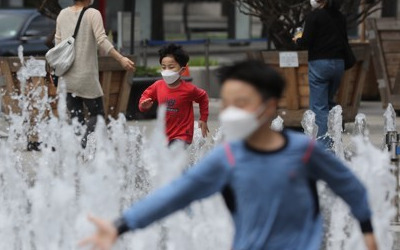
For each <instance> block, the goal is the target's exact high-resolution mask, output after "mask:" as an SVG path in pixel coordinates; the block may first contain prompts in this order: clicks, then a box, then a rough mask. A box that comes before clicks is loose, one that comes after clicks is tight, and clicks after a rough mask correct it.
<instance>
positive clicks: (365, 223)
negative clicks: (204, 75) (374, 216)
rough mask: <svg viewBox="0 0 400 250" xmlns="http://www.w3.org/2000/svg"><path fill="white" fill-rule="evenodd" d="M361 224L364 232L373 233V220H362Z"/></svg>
mask: <svg viewBox="0 0 400 250" xmlns="http://www.w3.org/2000/svg"><path fill="white" fill-rule="evenodd" d="M360 226H361V232H363V233H372V232H373V231H374V229H373V228H372V223H371V220H366V221H360Z"/></svg>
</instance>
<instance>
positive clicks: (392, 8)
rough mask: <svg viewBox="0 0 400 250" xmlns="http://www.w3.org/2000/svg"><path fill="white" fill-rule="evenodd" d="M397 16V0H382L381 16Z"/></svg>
mask: <svg viewBox="0 0 400 250" xmlns="http://www.w3.org/2000/svg"><path fill="white" fill-rule="evenodd" d="M396 16H397V0H383V2H382V17H396Z"/></svg>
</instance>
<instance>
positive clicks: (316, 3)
mask: <svg viewBox="0 0 400 250" xmlns="http://www.w3.org/2000/svg"><path fill="white" fill-rule="evenodd" d="M310 4H311V7H312V8H313V9H316V8H318V7H319V6H321V4H320V3H318V2H317V1H316V0H310Z"/></svg>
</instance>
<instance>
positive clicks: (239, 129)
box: [219, 106, 264, 141]
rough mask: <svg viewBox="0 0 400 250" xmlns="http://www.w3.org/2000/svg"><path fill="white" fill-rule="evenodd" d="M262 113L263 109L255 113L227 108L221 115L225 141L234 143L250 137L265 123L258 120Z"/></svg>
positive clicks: (220, 119)
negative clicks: (233, 141)
mask: <svg viewBox="0 0 400 250" xmlns="http://www.w3.org/2000/svg"><path fill="white" fill-rule="evenodd" d="M262 112H263V107H261V108H260V109H259V110H258V111H257V112H254V113H252V112H249V111H246V110H243V109H240V108H236V107H233V106H231V107H228V108H226V109H225V110H224V111H222V112H221V113H220V115H219V121H220V123H221V130H222V134H223V135H224V139H225V140H226V141H232V140H242V139H246V138H247V137H249V136H250V135H251V134H252V133H253V132H254V131H256V130H257V129H258V128H259V127H260V126H261V125H262V124H263V123H264V121H260V120H259V119H258V116H259V115H260V114H261V113H262Z"/></svg>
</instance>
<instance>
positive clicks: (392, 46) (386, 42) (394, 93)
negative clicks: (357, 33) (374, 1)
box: [367, 18, 400, 111]
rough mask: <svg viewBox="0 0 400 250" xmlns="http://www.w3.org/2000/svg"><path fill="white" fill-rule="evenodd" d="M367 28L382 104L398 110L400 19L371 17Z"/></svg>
mask: <svg viewBox="0 0 400 250" xmlns="http://www.w3.org/2000/svg"><path fill="white" fill-rule="evenodd" d="M367 30H368V36H369V41H370V43H371V53H372V54H373V56H374V60H373V65H374V68H375V73H376V78H377V79H378V82H379V90H380V95H381V101H382V106H383V107H386V106H387V104H388V103H391V104H392V105H393V107H394V109H395V110H396V111H400V74H399V65H400V35H399V34H400V19H396V18H379V19H375V18H371V19H368V20H367Z"/></svg>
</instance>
